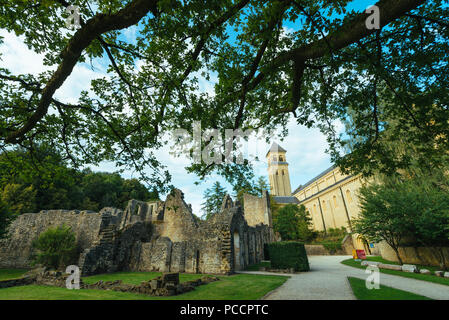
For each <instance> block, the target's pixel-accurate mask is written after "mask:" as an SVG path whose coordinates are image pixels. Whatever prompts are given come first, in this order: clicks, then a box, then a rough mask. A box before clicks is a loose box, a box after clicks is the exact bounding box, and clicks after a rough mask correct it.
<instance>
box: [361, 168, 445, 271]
mask: <svg viewBox="0 0 449 320" xmlns="http://www.w3.org/2000/svg"><path fill="white" fill-rule="evenodd" d="M360 201H361V213H360V218H359V219H358V220H356V221H355V224H354V227H355V228H354V229H355V231H356V232H358V233H360V234H363V235H364V236H366V237H367V238H368V239H370V240H371V241H375V242H377V241H380V240H385V241H386V242H387V243H388V244H389V245H390V246H391V247H392V248H393V250H394V251H395V252H396V255H397V256H398V259H399V261H400V262H401V263H402V260H401V257H400V256H399V251H398V248H399V246H400V245H404V244H407V243H408V242H410V241H412V242H413V243H415V244H416V243H417V244H418V245H423V246H432V247H441V246H444V245H447V244H448V243H449V212H448V208H449V188H448V184H447V175H446V174H445V173H444V172H443V173H440V175H436V176H431V175H426V176H412V177H410V176H409V177H407V176H405V177H404V176H395V177H384V178H383V179H382V181H381V182H377V183H373V184H371V185H367V186H363V187H362V188H361V189H360ZM410 239H411V240H410ZM436 251H438V250H436ZM439 260H440V261H441V264H442V267H444V265H445V263H444V255H440V257H439Z"/></svg>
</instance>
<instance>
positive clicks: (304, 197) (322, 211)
mask: <svg viewBox="0 0 449 320" xmlns="http://www.w3.org/2000/svg"><path fill="white" fill-rule="evenodd" d="M286 154H287V150H285V149H284V148H282V147H281V146H280V145H278V144H277V143H273V144H272V146H271V148H270V150H268V153H267V155H266V158H267V163H268V178H269V182H270V189H271V194H272V196H273V199H274V201H276V202H277V203H279V204H298V205H304V206H305V208H306V210H307V211H308V212H309V214H310V216H311V218H312V222H313V227H314V229H315V230H317V231H326V230H329V229H331V228H333V229H335V228H342V227H344V228H346V229H347V231H348V232H351V231H352V224H351V221H352V220H353V219H354V218H356V217H357V216H358V214H359V210H360V209H359V201H358V198H357V191H358V189H359V188H360V186H361V183H362V178H361V176H360V175H344V174H342V173H341V172H340V170H339V168H338V167H336V166H332V167H330V168H328V169H327V170H325V171H324V172H322V173H320V174H319V175H317V176H316V177H314V178H313V179H311V180H310V181H308V182H306V183H305V184H303V185H300V186H299V187H297V188H296V189H295V190H294V191H293V192H292V190H291V184H290V176H289V170H288V162H287V157H286ZM353 242H354V246H355V247H356V248H357V249H365V246H364V244H363V242H362V240H361V239H360V237H357V236H353Z"/></svg>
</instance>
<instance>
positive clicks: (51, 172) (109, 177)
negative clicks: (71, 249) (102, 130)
mask: <svg viewBox="0 0 449 320" xmlns="http://www.w3.org/2000/svg"><path fill="white" fill-rule="evenodd" d="M35 162H37V163H40V166H39V167H38V168H36V167H35V166H34V163H35ZM157 198H158V194H157V193H156V192H150V191H149V190H148V189H147V188H146V187H145V186H144V185H142V184H141V183H140V182H139V181H138V180H137V179H123V178H122V177H120V175H119V174H118V173H102V172H92V171H91V170H88V169H85V170H82V171H80V170H76V169H73V168H70V167H68V165H67V163H66V161H64V160H63V159H61V157H60V155H58V154H57V153H55V152H54V151H52V150H50V149H49V148H45V147H40V148H38V149H36V150H35V151H34V152H33V153H30V152H27V151H26V150H22V149H17V150H15V151H5V152H3V153H1V154H0V199H1V200H2V201H3V202H4V203H5V205H7V206H8V207H9V209H10V210H11V211H12V212H13V213H15V214H21V213H26V212H36V211H40V210H45V209H47V210H48V209H87V210H93V211H98V210H100V209H102V208H104V207H109V206H111V207H117V208H123V207H124V206H125V204H126V202H127V201H128V200H130V199H138V200H142V201H148V200H154V199H157Z"/></svg>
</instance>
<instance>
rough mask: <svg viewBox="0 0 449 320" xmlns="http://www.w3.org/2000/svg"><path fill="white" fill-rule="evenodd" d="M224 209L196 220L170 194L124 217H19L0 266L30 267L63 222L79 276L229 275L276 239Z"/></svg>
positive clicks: (110, 213)
mask: <svg viewBox="0 0 449 320" xmlns="http://www.w3.org/2000/svg"><path fill="white" fill-rule="evenodd" d="M261 201H266V200H263V198H262V199H261ZM268 208H269V207H268ZM221 209H222V210H221V212H220V213H219V214H216V215H214V216H213V217H212V218H211V219H209V220H208V221H201V220H199V219H198V218H196V217H195V216H194V215H193V213H192V211H191V207H190V206H189V205H187V204H186V203H185V201H184V196H183V193H182V192H181V191H180V190H176V189H175V190H174V191H173V192H172V193H171V194H170V195H168V196H167V199H166V201H165V202H161V201H159V202H152V203H146V202H141V201H137V200H131V201H129V203H128V206H127V208H126V209H125V210H124V211H122V210H119V209H114V208H105V209H102V210H101V211H100V212H99V213H94V212H87V211H81V212H79V211H64V210H51V211H41V212H40V213H34V214H24V215H21V216H19V217H18V218H17V219H16V220H15V221H14V222H13V223H12V225H11V227H10V238H9V239H7V240H2V241H0V267H15V268H18V267H20V268H24V267H30V255H31V254H32V246H31V243H32V241H33V240H34V239H36V238H37V237H38V236H39V234H40V233H41V232H43V231H45V230H47V229H48V228H49V227H54V226H59V225H62V224H66V225H68V226H70V227H72V230H73V231H74V232H75V234H76V239H77V242H78V244H79V247H80V249H81V253H80V258H79V262H78V265H79V266H80V268H81V272H82V274H84V275H87V274H96V273H105V272H115V271H119V270H130V271H163V272H186V273H211V274H229V273H232V272H233V271H235V270H238V269H243V268H244V267H246V266H247V265H249V264H253V263H257V262H259V261H260V260H261V259H263V246H264V243H267V242H271V241H272V239H273V237H272V230H271V226H268V225H265V224H263V223H258V224H257V225H254V223H255V220H254V219H253V220H252V225H249V223H248V222H247V220H246V216H244V214H243V210H242V208H241V207H240V206H239V204H238V203H237V204H234V203H233V202H232V199H231V198H230V197H229V196H227V197H226V198H225V199H224V201H223V205H222V208H221ZM260 212H261V211H260ZM263 214H264V215H266V212H264V213H263ZM250 216H251V217H253V218H254V214H253V213H252V212H251V213H250ZM270 218H271V215H270ZM260 219H261V218H259V220H260ZM234 237H235V238H236V239H237V237H238V238H239V240H238V241H237V243H236V241H235V239H234Z"/></svg>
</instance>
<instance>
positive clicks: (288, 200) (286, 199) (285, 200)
mask: <svg viewBox="0 0 449 320" xmlns="http://www.w3.org/2000/svg"><path fill="white" fill-rule="evenodd" d="M273 199H274V201H276V202H277V203H299V200H298V199H297V198H296V197H291V196H290V197H281V196H274V197H273Z"/></svg>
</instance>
